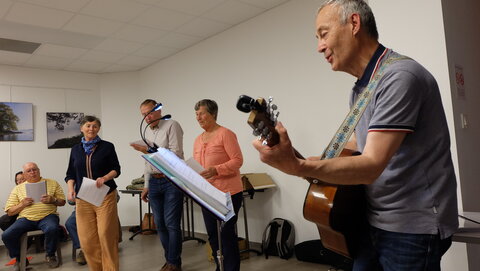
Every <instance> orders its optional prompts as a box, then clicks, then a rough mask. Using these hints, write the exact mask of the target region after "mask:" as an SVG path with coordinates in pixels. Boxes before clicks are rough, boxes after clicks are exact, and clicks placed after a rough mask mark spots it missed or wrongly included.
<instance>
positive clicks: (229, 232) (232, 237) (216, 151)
mask: <svg viewBox="0 0 480 271" xmlns="http://www.w3.org/2000/svg"><path fill="white" fill-rule="evenodd" d="M195 114H196V117H197V121H198V124H200V127H202V128H203V130H205V131H204V132H203V133H201V134H200V135H199V136H198V137H197V138H196V139H195V143H194V145H193V156H194V159H195V160H197V161H198V162H199V163H200V164H201V165H202V166H203V168H205V170H204V171H202V172H200V175H202V177H204V178H205V179H207V180H208V181H209V182H210V183H211V184H212V185H213V186H215V187H216V188H218V189H219V190H221V191H223V192H230V195H231V196H232V202H233V208H234V210H235V214H238V210H239V209H240V206H241V204H242V191H243V185H242V180H241V177H240V167H241V166H242V164H243V156H242V151H241V150H240V146H239V145H238V141H237V136H236V135H235V134H234V133H233V132H232V131H230V130H229V129H227V128H225V127H223V126H221V125H219V124H218V123H217V114H218V106H217V103H216V102H215V101H213V100H208V99H204V100H201V101H199V102H197V103H196V104H195ZM202 213H203V219H204V221H205V227H206V228H207V233H208V241H209V242H210V246H211V247H212V256H213V258H214V259H215V262H216V264H217V269H216V270H219V265H218V259H217V257H216V253H217V250H218V233H217V218H216V216H215V215H213V214H212V213H210V212H209V211H208V210H205V209H202ZM236 223H237V215H235V216H234V217H232V218H231V219H230V220H228V222H227V223H225V225H224V227H223V228H222V237H221V238H222V252H223V265H224V270H225V271H238V270H240V253H239V249H238V241H237V233H236V232H235V228H236Z"/></svg>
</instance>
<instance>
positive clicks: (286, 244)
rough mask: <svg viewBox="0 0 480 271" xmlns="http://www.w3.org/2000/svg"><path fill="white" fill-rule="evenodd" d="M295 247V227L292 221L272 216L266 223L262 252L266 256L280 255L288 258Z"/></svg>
mask: <svg viewBox="0 0 480 271" xmlns="http://www.w3.org/2000/svg"><path fill="white" fill-rule="evenodd" d="M294 248H295V228H294V227H293V224H292V222H290V221H288V220H286V219H282V218H274V219H273V220H272V221H270V223H268V225H267V227H266V228H265V231H264V232H263V238H262V252H263V253H265V258H266V259H268V256H270V255H271V256H280V258H282V259H288V258H290V257H291V256H292V255H293V251H294Z"/></svg>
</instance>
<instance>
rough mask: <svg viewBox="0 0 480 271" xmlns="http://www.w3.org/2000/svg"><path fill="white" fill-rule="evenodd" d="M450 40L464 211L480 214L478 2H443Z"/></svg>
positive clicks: (474, 258)
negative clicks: (458, 74)
mask: <svg viewBox="0 0 480 271" xmlns="http://www.w3.org/2000/svg"><path fill="white" fill-rule="evenodd" d="M442 5H443V15H444V22H445V36H446V40H447V45H446V46H447V52H448V68H449V77H450V79H451V85H450V86H451V90H452V104H453V116H454V118H455V133H456V135H457V140H456V146H457V148H458V161H459V169H460V172H461V175H460V177H461V180H462V182H461V187H462V199H463V206H462V207H463V210H465V211H476V212H478V211H480V205H479V203H478V195H479V193H480V186H479V185H478V165H477V161H478V159H476V157H477V155H478V153H479V152H480V145H479V144H475V143H474V142H476V141H478V138H479V137H480V125H479V124H480V120H479V117H480V114H479V113H480V112H479V109H478V104H479V102H480V92H479V91H478V90H479V89H480V80H479V78H478V74H480V65H478V62H479V60H480V52H478V49H477V48H478V47H479V46H480V35H478V29H479V28H480V22H479V21H478V20H477V15H478V13H479V12H480V3H479V2H478V1H471V0H460V1H453V2H452V1H442ZM455 66H460V67H462V68H463V73H464V78H465V97H461V96H459V95H458V94H457V87H456V83H455ZM460 114H465V115H466V116H467V121H468V127H467V128H462V125H461V121H460ZM479 253H480V245H478V244H469V245H468V264H469V266H468V267H469V269H470V270H480V258H479V257H478V255H479Z"/></svg>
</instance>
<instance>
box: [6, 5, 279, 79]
mask: <svg viewBox="0 0 480 271" xmlns="http://www.w3.org/2000/svg"><path fill="white" fill-rule="evenodd" d="M287 1H288V0H0V37H2V38H7V39H18V40H23V41H30V42H38V43H41V44H42V45H41V46H40V47H39V48H38V49H37V50H36V51H35V52H34V53H33V55H29V54H21V53H14V52H5V51H0V65H1V64H5V65H21V66H25V67H36V68H46V69H57V70H71V71H79V72H82V71H83V72H89V73H103V72H120V71H137V70H139V69H141V68H145V67H147V66H149V65H151V64H152V63H155V62H157V61H159V60H161V59H163V58H165V57H168V56H171V55H174V54H176V53H177V52H179V51H181V50H183V49H185V48H187V47H190V46H193V45H194V44H196V43H198V42H200V41H202V40H204V39H206V38H208V37H210V36H212V35H215V34H217V33H220V32H222V31H224V30H226V29H228V28H230V27H231V26H233V25H235V24H237V23H240V22H242V21H245V20H248V19H249V18H251V17H253V16H256V15H258V14H260V13H262V12H263V11H264V10H267V9H270V8H272V7H274V6H277V5H279V4H282V3H284V2H287ZM2 16H3V17H2ZM2 18H3V19H2Z"/></svg>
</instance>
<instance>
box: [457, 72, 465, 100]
mask: <svg viewBox="0 0 480 271" xmlns="http://www.w3.org/2000/svg"><path fill="white" fill-rule="evenodd" d="M455 85H456V89H457V98H458V99H465V76H464V75H463V68H462V67H461V66H459V65H455Z"/></svg>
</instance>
